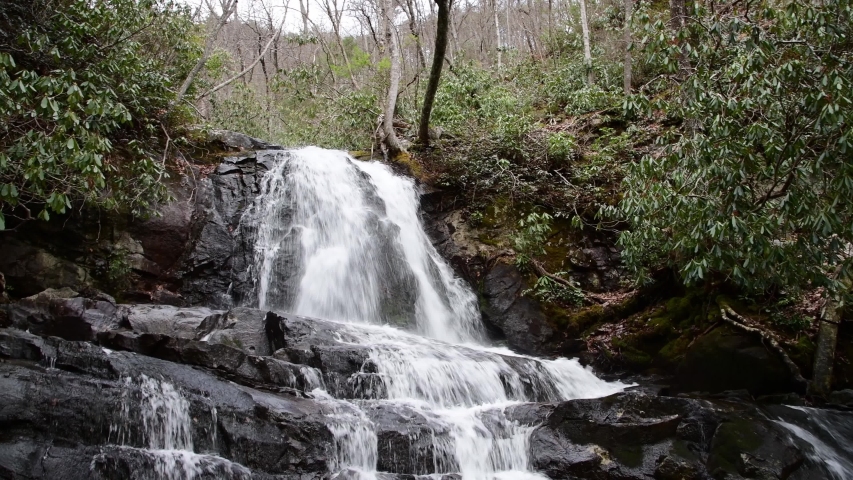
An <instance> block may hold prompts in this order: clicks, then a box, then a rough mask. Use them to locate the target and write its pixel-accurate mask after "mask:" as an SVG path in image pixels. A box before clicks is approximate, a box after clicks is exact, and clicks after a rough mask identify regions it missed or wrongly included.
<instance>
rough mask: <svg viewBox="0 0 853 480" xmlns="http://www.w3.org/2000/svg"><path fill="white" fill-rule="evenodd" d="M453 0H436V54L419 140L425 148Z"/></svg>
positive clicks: (444, 51) (445, 49) (433, 58)
mask: <svg viewBox="0 0 853 480" xmlns="http://www.w3.org/2000/svg"><path fill="white" fill-rule="evenodd" d="M452 2H453V0H435V3H436V5H438V20H437V24H436V29H435V53H433V56H432V68H431V69H430V72H429V82H428V83H427V88H426V93H425V94H424V105H423V109H422V110H421V123H420V126H419V127H418V140H419V141H420V142H421V144H422V145H423V146H424V147H429V140H430V139H429V118H430V115H431V114H432V106H433V103H434V102H435V93H436V92H437V91H438V82H439V81H440V80H441V69H442V67H443V66H444V57H445V53H446V52H447V36H448V31H449V30H450V9H451V8H452Z"/></svg>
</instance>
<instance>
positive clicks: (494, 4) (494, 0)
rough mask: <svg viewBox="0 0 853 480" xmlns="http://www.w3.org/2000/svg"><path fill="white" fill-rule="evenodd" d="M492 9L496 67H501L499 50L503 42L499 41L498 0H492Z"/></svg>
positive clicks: (501, 49) (501, 48) (500, 50)
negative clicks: (495, 42)
mask: <svg viewBox="0 0 853 480" xmlns="http://www.w3.org/2000/svg"><path fill="white" fill-rule="evenodd" d="M492 10H493V11H494V14H495V38H496V40H497V51H498V68H501V52H502V51H503V44H502V42H501V22H500V21H499V20H498V0H492Z"/></svg>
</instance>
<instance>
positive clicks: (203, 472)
mask: <svg viewBox="0 0 853 480" xmlns="http://www.w3.org/2000/svg"><path fill="white" fill-rule="evenodd" d="M121 383H122V386H123V390H122V400H121V405H120V408H119V410H118V412H116V413H117V415H118V418H117V422H115V423H114V424H112V425H111V426H110V433H111V437H113V435H114V437H113V438H114V439H115V442H116V443H117V446H118V449H119V450H120V451H124V452H126V453H127V454H128V456H129V457H132V458H136V459H137V462H139V463H138V464H139V465H141V466H142V467H141V468H139V469H138V471H136V472H134V476H133V478H134V479H138V480H197V479H200V478H219V479H227V480H249V479H250V478H251V477H252V475H251V472H250V471H249V470H248V469H247V468H245V467H243V466H242V465H239V464H236V463H233V462H230V461H229V460H226V459H224V458H221V457H218V456H216V455H205V454H198V453H195V452H194V449H193V438H192V430H193V428H192V418H191V417H190V404H189V402H188V401H187V399H186V398H184V396H183V395H182V394H181V392H180V391H178V390H177V389H176V388H175V387H174V386H173V385H172V384H171V383H169V382H167V381H165V380H158V379H156V378H151V377H149V376H147V375H140V376H139V378H130V377H124V378H123V379H122V382H121ZM210 414H211V416H212V421H211V424H212V425H213V427H214V428H213V433H212V438H213V440H214V441H213V443H214V444H215V443H216V442H215V435H216V434H215V427H216V408H214V407H211V412H210ZM135 425H141V429H140V431H139V435H140V436H141V439H134V435H133V432H132V431H131V430H132V429H133V427H134V426H135ZM140 441H141V442H140ZM140 443H141V446H135V445H134V444H140ZM99 457H101V456H98V455H96V456H95V459H98V458H99ZM96 463H97V462H96V461H95V460H93V463H92V467H91V468H92V469H93V470H94V469H95V468H96V467H95V465H96Z"/></svg>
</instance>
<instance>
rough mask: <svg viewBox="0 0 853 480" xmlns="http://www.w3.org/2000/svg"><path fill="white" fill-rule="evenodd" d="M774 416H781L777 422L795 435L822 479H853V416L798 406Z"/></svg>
mask: <svg viewBox="0 0 853 480" xmlns="http://www.w3.org/2000/svg"><path fill="white" fill-rule="evenodd" d="M774 413H775V414H777V416H778V417H779V418H778V420H775V421H776V423H778V424H779V425H781V426H782V427H784V428H785V429H786V430H788V431H789V432H790V433H791V436H792V438H793V439H794V440H795V443H796V444H797V446H798V448H800V449H801V450H802V451H803V452H804V453H805V455H806V458H807V459H808V462H810V463H811V464H812V465H813V467H814V469H816V470H817V471H819V472H820V474H821V476H822V478H826V479H832V480H849V479H850V478H853V445H851V444H850V439H851V438H853V414H851V413H850V412H842V411H835V410H824V409H817V408H808V407H796V406H784V407H780V408H778V409H776V410H775V411H774ZM798 473H799V472H798ZM812 474H813V473H812ZM792 478H794V479H797V478H800V475H798V474H795V476H794V477H792ZM811 478H813V477H811Z"/></svg>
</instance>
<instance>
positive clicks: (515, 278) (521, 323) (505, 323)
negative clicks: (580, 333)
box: [482, 264, 554, 354]
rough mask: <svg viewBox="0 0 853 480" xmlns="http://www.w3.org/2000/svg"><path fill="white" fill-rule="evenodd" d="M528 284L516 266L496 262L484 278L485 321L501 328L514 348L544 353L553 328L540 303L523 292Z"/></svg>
mask: <svg viewBox="0 0 853 480" xmlns="http://www.w3.org/2000/svg"><path fill="white" fill-rule="evenodd" d="M525 288H526V286H525V282H524V279H523V278H522V277H521V273H520V272H519V271H518V269H517V268H515V266H513V265H505V264H498V265H496V266H494V267H493V268H492V269H491V270H489V271H488V272H487V273H486V274H485V276H484V277H483V280H482V298H483V300H484V302H485V305H483V310H482V312H483V321H484V322H486V324H487V325H489V326H491V327H492V329H494V330H497V331H499V332H500V333H501V335H502V336H503V337H505V338H506V341H507V344H509V346H510V347H511V348H512V349H513V350H516V351H518V352H522V353H530V354H535V353H543V352H544V351H545V350H547V346H546V345H547V343H548V341H549V340H550V339H551V337H552V336H553V335H554V330H553V329H552V328H551V326H550V323H549V322H548V319H547V318H546V317H545V314H544V313H543V312H542V308H541V306H540V305H539V303H538V302H536V301H535V300H532V299H530V298H528V297H526V296H523V295H522V294H521V293H522V292H523V291H524V290H525Z"/></svg>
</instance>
